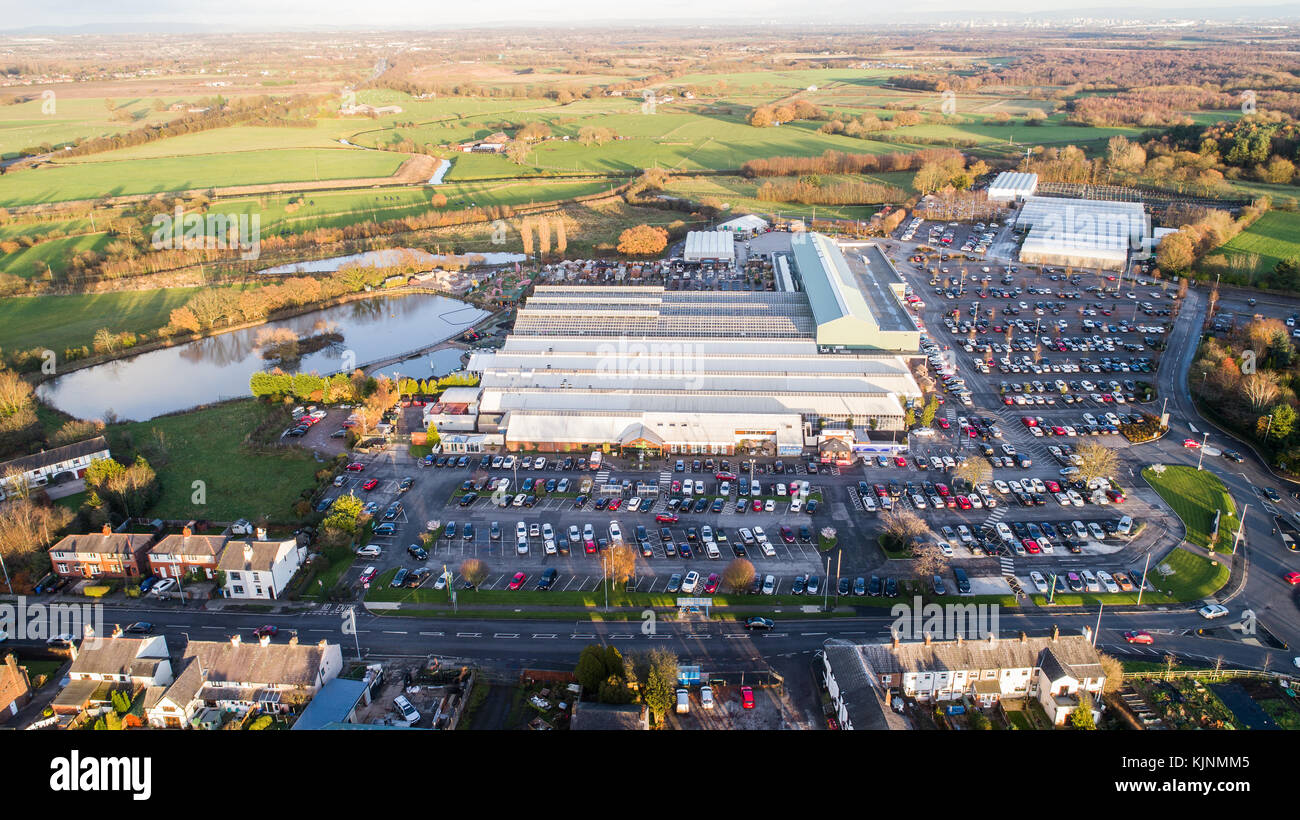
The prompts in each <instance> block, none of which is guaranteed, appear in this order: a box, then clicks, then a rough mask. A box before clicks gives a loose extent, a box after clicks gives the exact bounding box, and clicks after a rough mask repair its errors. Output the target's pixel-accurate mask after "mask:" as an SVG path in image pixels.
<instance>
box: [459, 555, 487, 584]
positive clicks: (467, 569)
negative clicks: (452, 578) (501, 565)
mask: <svg viewBox="0 0 1300 820" xmlns="http://www.w3.org/2000/svg"><path fill="white" fill-rule="evenodd" d="M460 576H461V577H462V578H464V579H465V580H466V582H468V583H469V585H470V586H474V587H477V586H478V585H479V584H481V583H483V582H484V581H486V580H487V577H488V565H487V564H486V563H484V562H483V561H482V560H480V559H478V558H466V559H465V560H464V561H461V562H460Z"/></svg>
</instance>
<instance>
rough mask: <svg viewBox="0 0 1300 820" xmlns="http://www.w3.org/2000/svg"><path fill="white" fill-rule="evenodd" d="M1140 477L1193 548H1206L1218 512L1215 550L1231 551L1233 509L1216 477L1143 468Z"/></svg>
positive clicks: (1180, 469) (1234, 526)
mask: <svg viewBox="0 0 1300 820" xmlns="http://www.w3.org/2000/svg"><path fill="white" fill-rule="evenodd" d="M1142 477H1143V478H1145V479H1146V480H1147V483H1149V484H1150V485H1151V486H1152V487H1154V488H1155V491H1156V492H1158V493H1159V494H1160V497H1161V498H1163V499H1164V500H1165V503H1166V504H1168V505H1169V506H1171V507H1173V508H1174V512H1176V513H1177V514H1178V517H1179V518H1181V519H1182V520H1183V524H1184V526H1186V528H1187V540H1188V541H1189V542H1191V543H1193V544H1196V545H1197V546H1200V547H1207V548H1208V547H1209V544H1210V532H1211V530H1212V529H1213V528H1214V514H1215V512H1216V511H1219V510H1222V511H1223V515H1222V516H1221V518H1220V520H1219V540H1218V544H1217V548H1218V549H1219V550H1221V551H1227V550H1230V549H1231V548H1232V536H1233V535H1235V534H1236V532H1237V523H1238V522H1237V519H1236V511H1237V505H1236V503H1235V502H1234V501H1233V500H1232V496H1231V495H1229V494H1228V490H1227V488H1225V487H1224V486H1223V482H1222V481H1220V480H1219V477H1218V476H1216V475H1215V474H1214V473H1212V472H1210V471H1209V470H1197V469H1196V468H1195V467H1186V466H1183V465H1166V466H1165V471H1164V472H1163V473H1161V474H1160V475H1157V474H1156V473H1155V471H1154V470H1152V469H1151V468H1150V467H1147V468H1146V469H1144V470H1143V471H1142Z"/></svg>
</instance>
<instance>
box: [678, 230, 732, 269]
mask: <svg viewBox="0 0 1300 820" xmlns="http://www.w3.org/2000/svg"><path fill="white" fill-rule="evenodd" d="M682 259H685V260H686V261H687V262H735V261H736V237H735V235H734V234H733V233H731V232H730V231H691V232H690V233H688V234H686V250H684V251H683V252H682Z"/></svg>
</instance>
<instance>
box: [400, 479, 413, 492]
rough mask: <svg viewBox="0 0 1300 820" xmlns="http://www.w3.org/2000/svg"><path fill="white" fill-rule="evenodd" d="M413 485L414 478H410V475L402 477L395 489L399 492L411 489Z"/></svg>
mask: <svg viewBox="0 0 1300 820" xmlns="http://www.w3.org/2000/svg"><path fill="white" fill-rule="evenodd" d="M414 485H415V479H413V478H411V477H410V476H407V477H406V478H403V479H402V480H401V481H400V482H398V484H397V491H398V492H399V493H404V492H406V491H407V490H409V489H411V487H412V486H414Z"/></svg>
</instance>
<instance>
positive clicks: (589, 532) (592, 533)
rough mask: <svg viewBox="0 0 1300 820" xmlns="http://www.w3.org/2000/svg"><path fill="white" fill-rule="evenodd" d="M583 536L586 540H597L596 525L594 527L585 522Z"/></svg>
mask: <svg viewBox="0 0 1300 820" xmlns="http://www.w3.org/2000/svg"><path fill="white" fill-rule="evenodd" d="M582 538H583V540H584V541H595V540H596V529H595V528H594V527H592V526H591V525H590V524H583V525H582Z"/></svg>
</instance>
